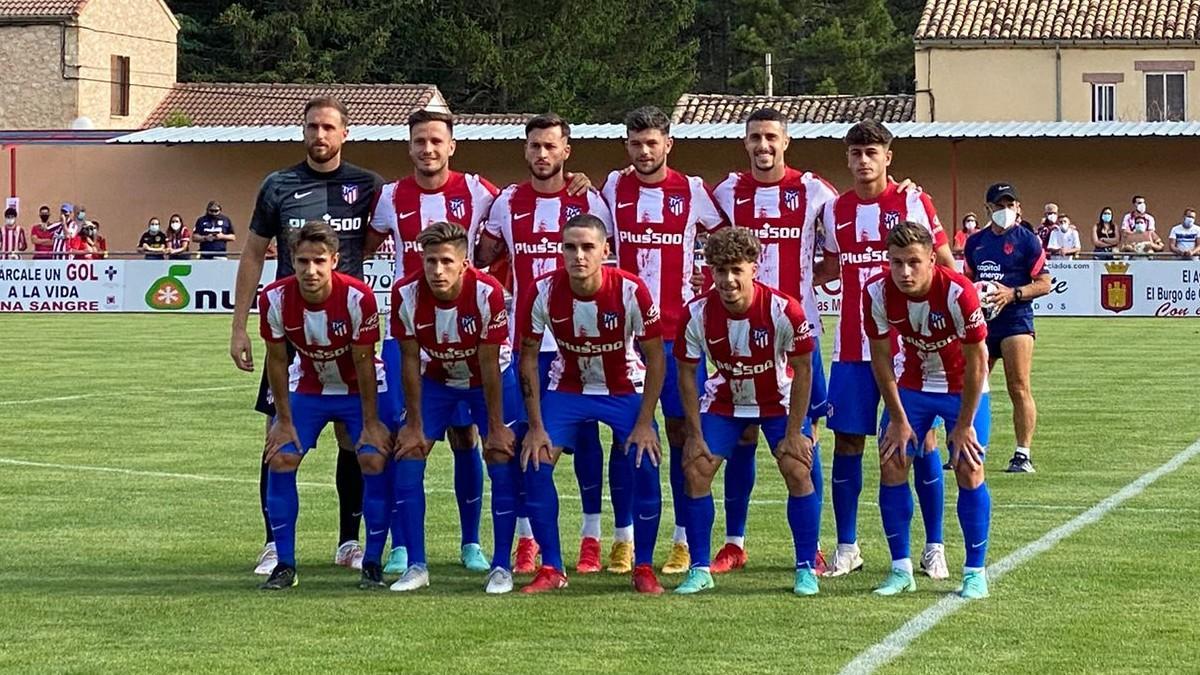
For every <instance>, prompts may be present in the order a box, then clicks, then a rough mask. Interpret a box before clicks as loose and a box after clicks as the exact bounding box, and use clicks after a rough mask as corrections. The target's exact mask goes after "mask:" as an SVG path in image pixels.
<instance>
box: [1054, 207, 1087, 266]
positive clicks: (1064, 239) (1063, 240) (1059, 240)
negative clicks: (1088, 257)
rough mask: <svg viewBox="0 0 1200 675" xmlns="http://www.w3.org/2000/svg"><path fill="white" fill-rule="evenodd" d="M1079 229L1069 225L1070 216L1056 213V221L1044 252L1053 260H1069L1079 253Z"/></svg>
mask: <svg viewBox="0 0 1200 675" xmlns="http://www.w3.org/2000/svg"><path fill="white" fill-rule="evenodd" d="M1079 248H1080V246H1079V230H1077V229H1075V228H1074V227H1072V226H1071V216H1068V215H1067V214H1065V213H1060V214H1058V223H1057V224H1056V225H1055V227H1054V231H1053V232H1051V233H1050V238H1049V240H1048V241H1047V243H1046V253H1049V254H1050V257H1051V258H1052V259H1054V260H1070V259H1071V258H1074V257H1075V256H1076V255H1077V254H1078V253H1079Z"/></svg>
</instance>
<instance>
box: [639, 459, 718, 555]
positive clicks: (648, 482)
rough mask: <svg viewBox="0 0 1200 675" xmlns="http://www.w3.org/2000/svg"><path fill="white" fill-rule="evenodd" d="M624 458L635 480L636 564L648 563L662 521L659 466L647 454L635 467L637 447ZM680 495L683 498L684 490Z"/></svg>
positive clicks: (681, 516) (680, 516)
mask: <svg viewBox="0 0 1200 675" xmlns="http://www.w3.org/2000/svg"><path fill="white" fill-rule="evenodd" d="M625 457H626V458H627V460H628V464H629V466H630V468H631V469H632V471H631V473H632V474H633V480H634V483H633V511H634V518H633V564H634V565H649V564H652V563H653V562H654V544H655V542H656V541H658V524H659V522H660V521H661V520H662V484H661V483H660V482H659V480H658V467H657V466H654V464H653V463H652V462H651V461H650V459H649V458H648V457H642V465H641V466H640V467H634V462H635V461H637V450H636V449H630V451H629V454H628V455H626V456H625ZM679 496H680V497H683V493H680V495H679ZM710 501H711V500H710ZM682 518H683V514H682V513H678V512H677V515H676V519H677V520H680V519H682ZM710 527H711V523H710Z"/></svg>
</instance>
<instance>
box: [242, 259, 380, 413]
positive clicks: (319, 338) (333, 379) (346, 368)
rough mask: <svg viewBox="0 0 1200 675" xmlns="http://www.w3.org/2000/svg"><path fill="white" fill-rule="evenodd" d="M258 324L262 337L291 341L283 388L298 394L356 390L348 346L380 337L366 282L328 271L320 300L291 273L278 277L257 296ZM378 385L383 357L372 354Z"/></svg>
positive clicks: (352, 359) (372, 340)
mask: <svg viewBox="0 0 1200 675" xmlns="http://www.w3.org/2000/svg"><path fill="white" fill-rule="evenodd" d="M258 311H259V327H260V332H261V334H262V337H263V339H264V340H266V341H267V342H277V343H278V342H283V341H285V340H286V341H287V342H290V343H292V346H293V347H295V348H296V358H295V359H294V360H293V361H292V365H291V367H290V368H289V369H288V391H294V392H296V393H298V394H357V393H358V374H357V372H356V371H355V370H354V357H353V354H352V353H351V347H352V346H360V347H361V346H368V345H371V346H373V345H374V344H375V343H376V342H379V309H378V307H377V305H376V304H375V293H374V292H373V291H372V290H371V287H370V286H368V285H367V284H365V283H363V282H361V281H359V280H358V279H355V278H354V277H352V276H350V275H348V274H342V273H341V272H334V273H333V292H332V293H330V294H329V297H328V298H326V299H325V301H324V302H322V303H320V304H319V305H310V304H309V303H308V302H307V301H305V300H304V297H303V296H302V295H300V280H299V279H298V278H297V277H296V276H295V275H292V276H287V277H284V278H282V279H279V280H277V281H275V282H273V283H271V284H270V285H268V286H267V287H266V288H264V289H263V290H262V293H260V294H259V296H258ZM375 382H376V386H377V387H378V391H381V392H383V391H387V384H386V380H385V379H384V376H383V362H382V361H380V360H379V358H378V357H376V358H375Z"/></svg>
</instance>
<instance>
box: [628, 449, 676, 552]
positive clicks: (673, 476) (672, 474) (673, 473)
mask: <svg viewBox="0 0 1200 675" xmlns="http://www.w3.org/2000/svg"><path fill="white" fill-rule="evenodd" d="M629 454H630V455H633V451H630V453H629ZM670 462H671V466H670V478H671V508H672V509H674V511H675V527H687V521H688V518H687V516H686V515H684V514H685V513H686V509H687V502H686V501H685V500H686V499H687V493H686V492H685V491H684V490H685V489H686V486H685V483H684V478H683V446H682V445H678V446H676V445H672V446H671V455H670ZM660 492H661V488H660ZM634 550H635V551H636V550H637V549H636V547H635V548H634Z"/></svg>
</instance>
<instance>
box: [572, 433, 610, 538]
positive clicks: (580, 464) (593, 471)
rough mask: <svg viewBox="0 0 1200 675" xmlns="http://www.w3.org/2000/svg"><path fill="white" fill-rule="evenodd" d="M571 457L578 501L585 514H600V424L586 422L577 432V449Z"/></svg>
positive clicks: (602, 479) (602, 477)
mask: <svg viewBox="0 0 1200 675" xmlns="http://www.w3.org/2000/svg"><path fill="white" fill-rule="evenodd" d="M574 450H575V454H574V455H573V456H572V457H571V461H572V462H573V463H574V468H575V480H576V481H578V482H579V501H580V502H581V505H582V507H583V512H584V513H585V514H589V515H590V514H596V513H600V511H601V509H602V507H601V505H600V503H601V500H602V499H603V497H604V451H603V450H602V449H601V448H600V424H599V423H598V422H587V423H586V424H584V426H583V429H581V430H580V432H579V447H577V448H574Z"/></svg>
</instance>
